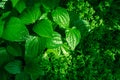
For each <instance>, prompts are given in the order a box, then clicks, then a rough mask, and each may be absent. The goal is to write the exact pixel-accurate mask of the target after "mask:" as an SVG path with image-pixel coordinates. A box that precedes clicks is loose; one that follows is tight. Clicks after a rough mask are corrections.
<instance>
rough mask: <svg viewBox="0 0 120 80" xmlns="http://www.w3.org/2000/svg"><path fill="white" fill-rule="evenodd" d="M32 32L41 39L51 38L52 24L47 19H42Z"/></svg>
mask: <svg viewBox="0 0 120 80" xmlns="http://www.w3.org/2000/svg"><path fill="white" fill-rule="evenodd" d="M33 31H34V32H35V33H37V34H38V35H39V36H42V37H52V33H53V28H52V23H51V21H49V20H47V19H43V20H41V21H39V22H38V23H37V24H36V25H35V26H34V27H33Z"/></svg>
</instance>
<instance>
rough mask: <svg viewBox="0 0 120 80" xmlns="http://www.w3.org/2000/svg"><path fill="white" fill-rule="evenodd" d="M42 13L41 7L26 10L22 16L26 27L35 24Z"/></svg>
mask: <svg viewBox="0 0 120 80" xmlns="http://www.w3.org/2000/svg"><path fill="white" fill-rule="evenodd" d="M40 15H41V12H40V9H39V7H30V8H27V9H26V10H24V11H23V12H22V14H21V16H20V19H21V20H22V22H23V23H24V24H26V25H28V24H32V23H35V22H36V20H38V19H39V18H40Z"/></svg>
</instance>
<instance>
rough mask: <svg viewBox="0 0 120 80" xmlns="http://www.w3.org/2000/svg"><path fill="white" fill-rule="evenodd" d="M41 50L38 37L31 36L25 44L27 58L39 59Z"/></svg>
mask: <svg viewBox="0 0 120 80" xmlns="http://www.w3.org/2000/svg"><path fill="white" fill-rule="evenodd" d="M38 50H39V39H38V37H36V36H30V37H29V38H28V39H27V40H26V43H25V56H26V57H32V58H34V57H37V56H38Z"/></svg>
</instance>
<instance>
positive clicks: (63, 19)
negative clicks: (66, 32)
mask: <svg viewBox="0 0 120 80" xmlns="http://www.w3.org/2000/svg"><path fill="white" fill-rule="evenodd" d="M52 17H53V20H54V22H55V23H57V24H58V25H59V26H60V27H61V28H65V29H67V28H68V27H69V23H70V17H69V14H68V12H67V10H66V9H64V8H60V7H58V8H56V9H55V10H53V12H52Z"/></svg>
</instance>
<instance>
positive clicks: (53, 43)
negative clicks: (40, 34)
mask: <svg viewBox="0 0 120 80" xmlns="http://www.w3.org/2000/svg"><path fill="white" fill-rule="evenodd" d="M61 44H62V39H61V35H60V34H59V33H57V32H54V33H53V34H52V37H51V38H48V39H47V48H57V47H59V46H60V45H61Z"/></svg>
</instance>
